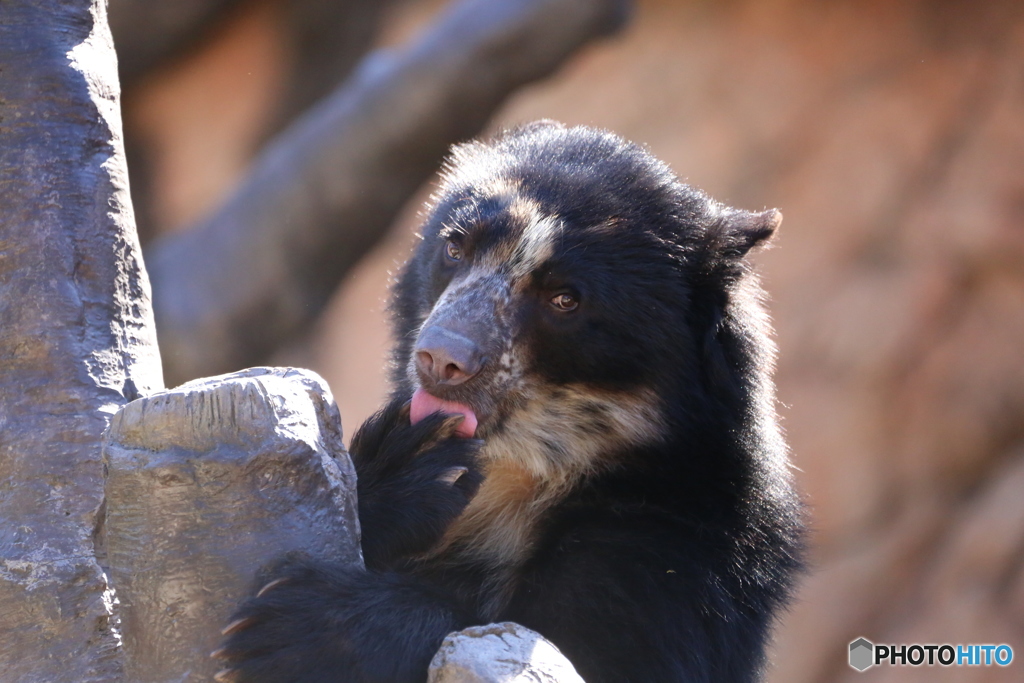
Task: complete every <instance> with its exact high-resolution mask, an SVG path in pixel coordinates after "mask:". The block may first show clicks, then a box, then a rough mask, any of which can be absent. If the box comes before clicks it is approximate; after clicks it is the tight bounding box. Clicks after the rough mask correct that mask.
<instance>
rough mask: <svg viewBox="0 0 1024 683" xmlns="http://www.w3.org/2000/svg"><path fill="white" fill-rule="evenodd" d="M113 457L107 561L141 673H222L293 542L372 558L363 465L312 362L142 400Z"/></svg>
mask: <svg viewBox="0 0 1024 683" xmlns="http://www.w3.org/2000/svg"><path fill="white" fill-rule="evenodd" d="M104 459H105V463H106V464H107V467H108V477H107V485H106V496H107V502H106V515H105V526H104V528H103V533H102V534H101V535H100V539H101V541H103V542H104V543H105V547H106V558H105V559H104V558H102V557H101V562H103V563H104V564H105V565H106V566H107V568H108V573H109V576H110V578H111V581H112V583H113V586H114V588H115V590H116V596H117V599H118V600H119V601H120V606H119V613H120V619H121V623H120V631H121V633H122V634H123V645H124V652H125V670H126V674H127V678H128V680H131V681H137V682H139V683H143V682H149V681H151V682H157V681H161V682H167V681H200V680H202V681H208V680H210V676H211V675H212V674H213V673H215V672H216V671H217V670H218V669H219V668H220V666H219V664H218V663H217V662H215V661H213V660H210V659H209V658H208V656H207V655H208V654H209V652H210V651H211V650H213V649H215V648H216V647H217V646H218V644H219V641H220V640H221V636H220V629H221V628H223V627H224V626H225V624H226V622H227V619H228V617H229V616H230V614H231V612H232V611H233V609H234V608H235V607H236V606H237V605H238V603H239V601H240V600H241V599H242V598H243V597H244V596H245V595H247V594H248V593H249V591H251V590H252V589H253V588H254V583H253V581H254V576H255V574H256V572H257V570H258V569H259V568H260V567H262V566H264V565H266V564H267V563H268V562H270V561H272V560H274V559H276V558H278V557H280V556H281V555H283V554H284V553H286V552H289V551H301V552H305V553H308V554H310V555H313V556H316V557H321V558H325V559H331V560H336V561H342V562H346V563H354V564H355V563H358V564H361V562H362V558H361V554H360V550H359V521H358V517H357V507H356V499H355V470H354V469H353V467H352V463H351V461H350V460H349V458H348V454H347V453H346V452H345V449H344V446H343V445H342V441H341V422H340V418H339V416H338V410H337V407H336V406H335V404H334V401H333V399H332V397H331V395H330V392H329V390H328V389H327V387H326V385H325V384H324V383H323V380H321V379H320V378H319V377H317V376H316V375H315V374H314V373H312V372H308V371H304V370H294V369H282V368H256V369H252V370H245V371H243V372H238V373H234V374H231V375H223V376H220V377H213V378H208V379H203V380H197V381H195V382H190V383H188V384H185V385H182V386H181V387H178V388H177V389H173V390H169V391H164V392H160V393H157V394H153V395H151V396H148V397H146V398H142V399H139V400H136V401H133V402H131V403H129V404H128V405H126V406H124V407H123V408H122V409H121V410H120V411H119V412H118V413H117V414H116V415H115V416H114V418H113V420H112V421H111V425H110V429H109V431H108V433H107V436H106V440H105V443H104ZM100 547H101V549H102V547H103V544H101V546H100Z"/></svg>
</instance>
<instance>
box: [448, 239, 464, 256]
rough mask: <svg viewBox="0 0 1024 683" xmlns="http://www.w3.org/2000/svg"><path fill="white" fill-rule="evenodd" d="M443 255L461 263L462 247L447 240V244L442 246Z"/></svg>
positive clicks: (453, 241)
mask: <svg viewBox="0 0 1024 683" xmlns="http://www.w3.org/2000/svg"><path fill="white" fill-rule="evenodd" d="M444 254H445V256H447V257H448V258H449V259H450V260H452V261H461V260H462V246H461V245H460V244H459V243H458V242H456V241H455V240H448V244H446V245H444Z"/></svg>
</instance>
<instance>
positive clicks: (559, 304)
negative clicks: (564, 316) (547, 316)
mask: <svg viewBox="0 0 1024 683" xmlns="http://www.w3.org/2000/svg"><path fill="white" fill-rule="evenodd" d="M550 302H551V305H552V306H554V307H555V310H558V311H562V312H564V313H568V312H569V311H575V310H576V307H577V306H579V305H580V302H579V299H577V298H576V297H575V296H573V295H572V294H570V293H569V292H561V293H559V294H555V295H554V296H553V297H551V299H550Z"/></svg>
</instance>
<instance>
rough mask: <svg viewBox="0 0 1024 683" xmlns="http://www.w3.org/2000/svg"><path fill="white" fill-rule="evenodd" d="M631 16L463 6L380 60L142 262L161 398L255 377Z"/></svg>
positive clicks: (578, 6) (554, 0)
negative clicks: (451, 150) (352, 272)
mask: <svg viewBox="0 0 1024 683" xmlns="http://www.w3.org/2000/svg"><path fill="white" fill-rule="evenodd" d="M628 8H629V2H628V0H461V1H460V2H457V3H454V4H453V5H452V6H450V7H448V8H446V10H445V11H444V12H443V13H442V15H441V16H440V17H439V18H438V19H437V20H436V21H435V22H434V24H433V25H432V26H430V27H429V28H428V29H426V31H424V33H423V34H422V35H421V36H420V37H419V38H418V39H416V40H415V41H413V43H412V44H411V45H409V46H407V47H404V48H402V49H400V50H397V51H377V52H374V53H371V54H369V55H368V56H367V57H366V58H364V59H363V61H362V63H361V64H360V65H359V67H358V68H357V70H356V71H355V73H354V74H353V75H352V77H351V78H350V79H349V80H348V81H347V82H346V83H345V84H343V85H342V86H341V87H340V88H339V89H338V90H336V91H335V92H334V93H333V94H331V95H330V96H329V97H327V98H326V99H325V100H324V101H322V102H320V103H319V104H317V105H316V106H314V107H313V108H312V109H311V110H310V111H308V112H307V113H306V114H305V115H304V116H302V117H301V118H300V119H298V120H296V121H295V122H294V123H293V124H292V125H291V126H290V127H289V128H287V129H286V130H285V131H283V132H282V133H281V134H280V135H279V136H277V137H276V138H275V139H274V140H272V141H271V142H270V144H269V145H268V146H267V148H266V149H265V150H264V151H263V153H262V154H261V155H260V156H259V158H258V159H257V160H256V162H255V163H254V165H253V168H252V171H251V172H250V174H249V176H248V177H247V178H246V179H245V180H244V181H243V182H242V184H241V186H240V187H239V188H238V189H237V191H236V192H235V193H234V194H233V195H232V196H231V197H230V198H229V199H228V200H227V202H226V203H225V204H224V205H223V206H222V207H221V208H220V209H219V210H218V211H216V212H214V213H213V215H211V216H209V217H208V218H207V219H206V220H204V221H203V222H202V223H201V224H199V225H197V226H195V227H194V228H193V229H191V230H188V231H186V232H182V233H176V234H173V235H168V236H166V237H164V238H163V239H160V240H158V241H157V242H155V243H154V244H153V245H152V247H151V249H150V250H149V251H148V253H147V265H148V267H149V271H150V277H151V279H152V282H153V290H154V308H155V311H156V316H157V328H158V331H159V335H160V345H161V350H162V355H163V358H164V368H165V372H166V373H167V376H168V379H169V381H170V382H172V383H176V382H180V381H183V380H186V379H190V378H193V377H198V376H203V375H210V374H216V373H221V372H226V371H230V370H234V369H237V368H240V367H245V366H248V365H253V364H257V363H259V362H261V361H262V360H264V359H265V358H266V357H267V356H268V355H269V354H270V353H271V352H272V351H273V350H274V349H275V348H276V347H277V346H278V345H280V344H281V343H282V342H283V341H285V340H286V339H288V338H289V337H291V336H292V335H294V334H296V333H297V332H299V331H301V330H303V329H304V328H305V327H306V326H308V325H309V324H310V323H311V322H312V321H313V320H314V319H315V318H316V316H317V315H318V314H319V313H320V311H321V310H322V309H323V307H324V305H325V303H326V301H327V300H328V298H329V296H330V294H331V292H332V291H333V290H334V288H335V287H336V286H337V284H338V283H339V282H340V281H341V279H342V278H343V276H344V274H345V273H346V272H347V270H348V269H349V268H350V267H351V266H352V265H353V264H354V263H355V262H356V261H357V260H358V259H359V257H360V256H362V255H363V254H364V253H366V252H367V251H368V250H369V249H370V248H371V247H372V246H373V244H374V243H375V242H376V241H377V239H378V238H379V237H380V236H381V235H382V234H383V232H384V230H385V229H386V228H387V227H388V225H390V223H391V222H392V220H393V219H394V217H395V215H396V214H397V212H398V211H399V209H400V208H401V207H402V206H403V204H404V203H405V202H406V201H407V200H408V199H409V197H410V196H411V195H412V194H413V193H414V192H415V191H416V189H417V188H418V187H419V186H420V185H421V184H422V183H423V182H424V181H425V180H426V179H427V178H429V176H430V174H431V173H432V172H433V171H434V170H435V169H436V167H437V165H438V163H439V161H440V159H441V158H442V156H443V155H444V153H445V151H446V150H447V148H448V147H449V146H450V145H451V144H452V143H454V142H457V141H460V140H464V139H466V138H468V137H471V136H473V135H474V134H476V133H478V132H479V131H480V130H481V129H482V128H483V126H484V125H485V124H486V123H487V121H488V119H489V118H490V116H491V115H492V113H493V112H494V111H495V110H496V109H497V108H498V106H500V105H501V103H502V102H503V101H504V100H505V98H506V97H507V96H508V95H509V94H510V93H512V92H513V91H514V90H516V89H517V88H519V87H521V86H522V85H525V84H526V83H529V82H531V81H534V80H537V79H539V78H542V77H544V76H546V75H548V74H550V73H551V72H552V71H553V70H554V69H556V68H557V67H558V66H559V65H560V64H561V63H562V62H563V61H564V60H565V59H566V58H567V57H568V56H569V55H571V54H572V53H573V52H575V51H576V50H577V49H579V48H580V47H581V46H582V45H584V44H586V43H587V42H589V41H591V40H593V39H595V38H597V37H600V36H603V35H607V34H609V33H611V32H612V31H614V30H615V29H616V28H618V27H619V26H621V25H622V23H623V22H624V20H625V17H626V15H627V11H628Z"/></svg>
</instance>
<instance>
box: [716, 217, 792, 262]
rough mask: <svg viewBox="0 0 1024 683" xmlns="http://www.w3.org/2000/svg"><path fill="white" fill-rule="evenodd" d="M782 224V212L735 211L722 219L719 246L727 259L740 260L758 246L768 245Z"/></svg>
mask: <svg viewBox="0 0 1024 683" xmlns="http://www.w3.org/2000/svg"><path fill="white" fill-rule="evenodd" d="M781 224H782V212H781V211H779V210H778V209H768V210H767V211H762V212H761V213H752V212H750V211H743V210H740V209H733V210H730V211H729V212H728V213H726V214H725V215H724V216H723V218H722V224H721V226H720V227H719V230H720V233H719V246H720V249H721V255H722V256H723V257H725V258H733V259H739V258H743V257H744V256H746V254H747V252H748V251H750V250H751V249H753V248H754V247H756V246H759V245H762V244H764V243H766V242H767V241H768V240H770V239H771V238H772V235H774V234H775V231H776V230H778V229H779V225H781Z"/></svg>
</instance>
